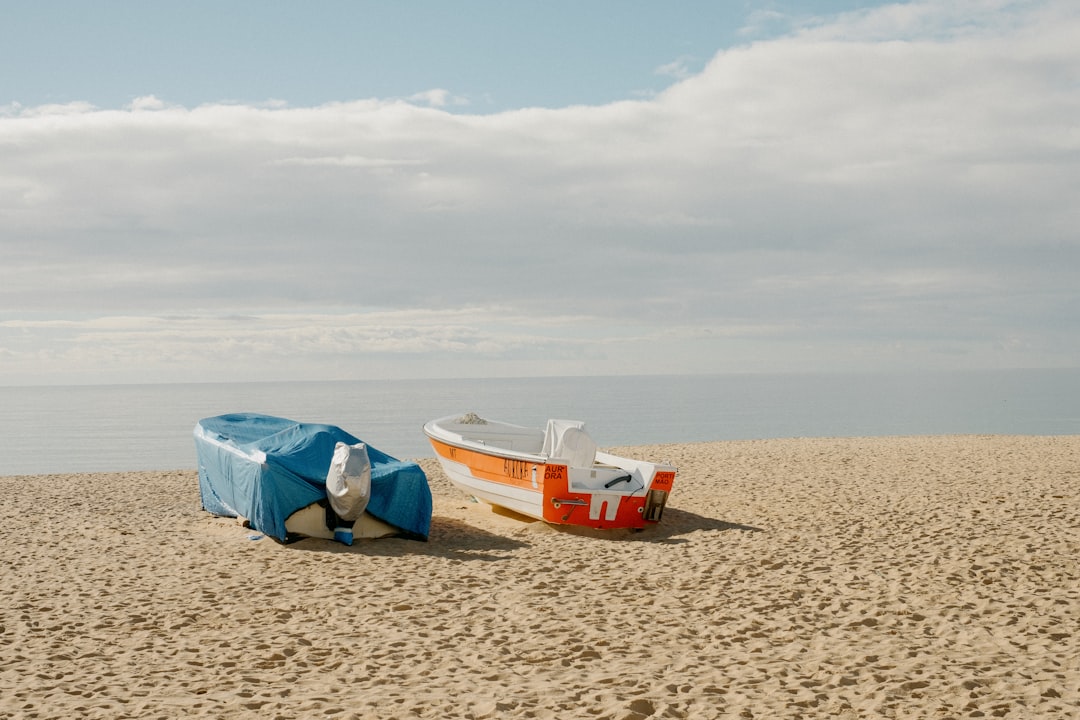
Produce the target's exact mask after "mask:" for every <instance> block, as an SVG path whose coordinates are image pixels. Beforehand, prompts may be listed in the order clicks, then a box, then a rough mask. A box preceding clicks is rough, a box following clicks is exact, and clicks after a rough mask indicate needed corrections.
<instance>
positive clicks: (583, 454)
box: [541, 420, 596, 467]
mask: <svg viewBox="0 0 1080 720" xmlns="http://www.w3.org/2000/svg"><path fill="white" fill-rule="evenodd" d="M541 454H542V455H546V456H547V457H548V458H549V459H551V460H564V461H566V463H567V464H568V465H570V466H571V467H592V465H593V462H594V461H595V460H596V442H595V441H594V440H593V439H592V437H590V436H589V433H587V432H585V423H583V422H581V421H580V420H548V422H547V429H546V430H545V432H544V448H543V450H542V451H541Z"/></svg>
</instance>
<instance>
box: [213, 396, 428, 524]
mask: <svg viewBox="0 0 1080 720" xmlns="http://www.w3.org/2000/svg"><path fill="white" fill-rule="evenodd" d="M339 442H343V443H346V444H348V445H355V444H356V443H359V442H363V441H362V440H360V439H358V438H356V437H354V436H352V435H350V434H349V433H347V432H345V431H344V430H342V429H341V428H339V427H336V426H334V425H322V424H314V423H298V422H295V421H293V420H286V419H285V418H279V417H273V416H270V415H258V414H254V413H235V414H230V415H219V416H217V417H211V418H205V419H203V420H200V421H199V424H198V425H196V426H195V451H196V455H197V458H198V463H199V495H200V497H201V499H202V505H203V508H204V509H205V510H207V511H208V512H211V513H213V514H215V515H223V516H227V517H237V516H239V517H244V518H247V520H248V522H249V523H250V524H251V527H253V528H254V529H256V530H258V531H259V532H262V533H265V534H266V535H269V536H270V537H273V538H277V539H278V540H280V541H281V542H286V541H287V540H288V539H289V538H288V537H287V533H286V530H285V520H286V519H287V518H288V517H289V516H290V515H292V514H293V513H294V512H296V511H297V510H300V509H302V508H304V507H307V506H308V505H310V504H312V503H315V502H319V501H321V500H325V499H326V474H327V472H328V471H329V469H330V462H331V460H332V459H333V455H334V447H335V446H336V445H337V443H339ZM367 453H368V458H369V459H370V460H371V499H370V500H369V501H368V505H367V512H368V513H369V514H371V515H372V516H374V517H376V518H378V519H379V520H382V521H383V522H385V523H388V524H390V525H393V526H394V527H396V528H400V529H401V530H402V531H403V534H404V535H406V536H408V537H413V538H417V539H422V540H426V539H427V536H428V532H429V530H430V529H431V489H430V488H429V487H428V483H427V477H426V476H425V475H424V471H423V470H421V469H420V466H419V465H417V464H416V463H412V462H402V461H400V460H398V459H396V458H393V457H391V456H389V455H387V454H386V453H383V452H380V451H379V450H376V449H375V448H373V447H371V445H368V446H367Z"/></svg>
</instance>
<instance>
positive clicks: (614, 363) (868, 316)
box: [0, 0, 1080, 385]
mask: <svg viewBox="0 0 1080 720" xmlns="http://www.w3.org/2000/svg"><path fill="white" fill-rule="evenodd" d="M0 13H2V17H4V23H3V25H0V385H33V384H83V383H94V384H96V383H127V382H237V381H249V380H266V381H275V380H320V379H335V380H341V379H380V378H455V377H518V376H535V375H613V374H684V373H689V374H704V373H760V372H776V373H791V372H799V373H803V372H807V373H814V372H878V371H895V370H906V369H911V370H971V369H999V368H1033V367H1034V368H1042V367H1077V366H1080V290H1078V288H1080V202H1077V198H1080V120H1078V119H1080V5H1077V3H1075V2H1073V1H1072V0H1018V1H1011V0H938V1H935V2H920V1H919V0H911V1H910V2H902V3H887V2H856V1H854V0H850V1H845V0H828V1H826V0H819V1H816V2H815V1H812V2H779V1H778V2H767V1H760V2H759V1H752V0H746V1H744V2H725V3H718V2H696V1H695V2H676V3H657V2H643V1H640V0H621V1H619V0H593V1H591V2H569V1H566V0H555V1H551V2H516V3H506V2H495V1H492V0H484V1H475V0H462V1H461V2H456V3H447V2H436V1H434V0H429V1H426V2H407V1H403V2H394V3H390V2H363V1H358V2H342V1H335V0H324V1H322V2H317V3H303V4H301V3H284V2H274V3H267V2H265V1H264V0H261V1H259V2H253V1H249V0H235V1H232V2H229V1H225V2H220V1H215V2H208V1H205V0H194V1H192V2H185V3H172V2H157V1H154V0H147V1H146V2H140V3H132V2H120V1H107V0H98V1H96V2H95V1H94V0H85V1H82V2H70V1H68V2H62V1H60V0H40V1H39V2H35V3H23V2H14V1H9V0H0Z"/></svg>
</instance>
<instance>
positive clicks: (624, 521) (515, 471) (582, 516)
mask: <svg viewBox="0 0 1080 720" xmlns="http://www.w3.org/2000/svg"><path fill="white" fill-rule="evenodd" d="M424 433H425V434H426V435H427V436H428V439H429V440H430V441H431V445H432V447H433V448H434V449H435V454H436V456H437V457H438V458H439V462H440V464H441V465H442V467H443V470H445V471H446V474H447V476H449V478H450V481H451V482H452V483H453V484H454V485H455V486H457V487H458V488H459V489H460V490H462V491H464V492H466V493H468V494H470V495H473V496H475V497H476V498H478V499H480V500H483V501H484V502H486V503H489V504H491V505H498V506H500V507H504V508H507V509H509V510H513V511H514V512H517V513H521V514H522V515H527V516H529V517H533V518H537V519H538V520H544V521H546V522H549V523H554V524H559V525H580V526H583V527H591V528H604V529H609V528H643V527H645V526H646V525H647V524H649V523H655V522H659V520H660V517H661V516H662V515H663V513H664V506H665V505H666V504H667V499H668V495H669V494H670V493H671V488H672V486H673V485H674V483H675V472H676V469H675V467H673V466H671V465H667V464H663V463H651V462H644V461H641V460H632V459H630V458H624V457H618V456H616V455H610V454H608V453H604V452H599V451H598V450H597V447H596V443H595V442H594V441H593V439H592V438H591V437H590V436H589V434H588V433H586V432H585V424H584V423H582V422H578V421H575V420H549V421H548V423H547V428H546V429H544V430H541V429H539V428H527V427H521V426H519V425H511V424H509V423H504V422H498V421H494V420H486V419H484V418H482V417H480V416H478V415H476V414H475V413H468V414H466V415H464V416H456V415H455V416H451V417H445V418H442V419H439V420H432V421H431V422H429V423H427V424H426V425H424Z"/></svg>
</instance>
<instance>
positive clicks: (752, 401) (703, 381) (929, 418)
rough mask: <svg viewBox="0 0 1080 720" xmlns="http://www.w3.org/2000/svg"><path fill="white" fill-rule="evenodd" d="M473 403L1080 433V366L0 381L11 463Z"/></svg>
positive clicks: (386, 433)
mask: <svg viewBox="0 0 1080 720" xmlns="http://www.w3.org/2000/svg"><path fill="white" fill-rule="evenodd" d="M468 411H474V412H477V413H479V414H480V415H484V416H487V417H491V418H494V419H499V420H505V421H507V422H513V423H517V424H520V425H535V426H541V425H542V424H543V423H544V422H545V421H546V420H547V418H549V417H558V418H567V419H577V420H584V421H586V423H587V427H588V429H589V431H590V433H591V434H592V435H593V436H594V437H595V439H596V441H597V442H598V444H599V445H600V446H601V447H605V446H613V445H644V444H653V443H669V442H699V441H712V440H743V439H756V438H785V437H856V436H860V437H862V436H883V435H930V434H1020V435H1073V434H1080V369H1068V370H1008V371H985V372H957V373H945V372H941V373H896V374H872V375H871V374H867V375H711V376H644V377H625V376H623V377H571V378H518V379H491V380H390V381H357V382H285V383H240V384H176V385H107V386H106V385H89V386H86V385H80V386H37V387H0V475H28V474H46V473H68V472H95V471H126V470H158V469H169V470H171V469H194V467H195V450H194V443H193V440H192V429H193V428H194V426H195V423H196V422H198V420H199V419H201V418H204V417H209V416H212V415H221V414H223V413H230V412H261V413H267V414H270V415H278V416H281V417H287V418H291V419H294V420H299V421H304V422H326V423H331V424H334V425H338V426H340V427H342V428H344V429H345V430H347V431H349V432H351V433H352V434H353V435H356V436H357V437H359V438H361V439H363V440H364V441H366V442H368V443H369V444H371V445H373V446H374V447H376V448H378V449H380V450H382V451H383V452H386V453H389V454H391V455H394V456H396V457H398V458H402V459H413V458H423V457H433V453H432V451H431V449H430V446H428V444H427V440H426V438H425V437H424V435H423V432H422V430H421V428H422V426H423V424H424V423H425V422H426V421H428V420H430V419H432V418H436V417H442V416H444V415H452V414H456V413H464V412H468Z"/></svg>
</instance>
